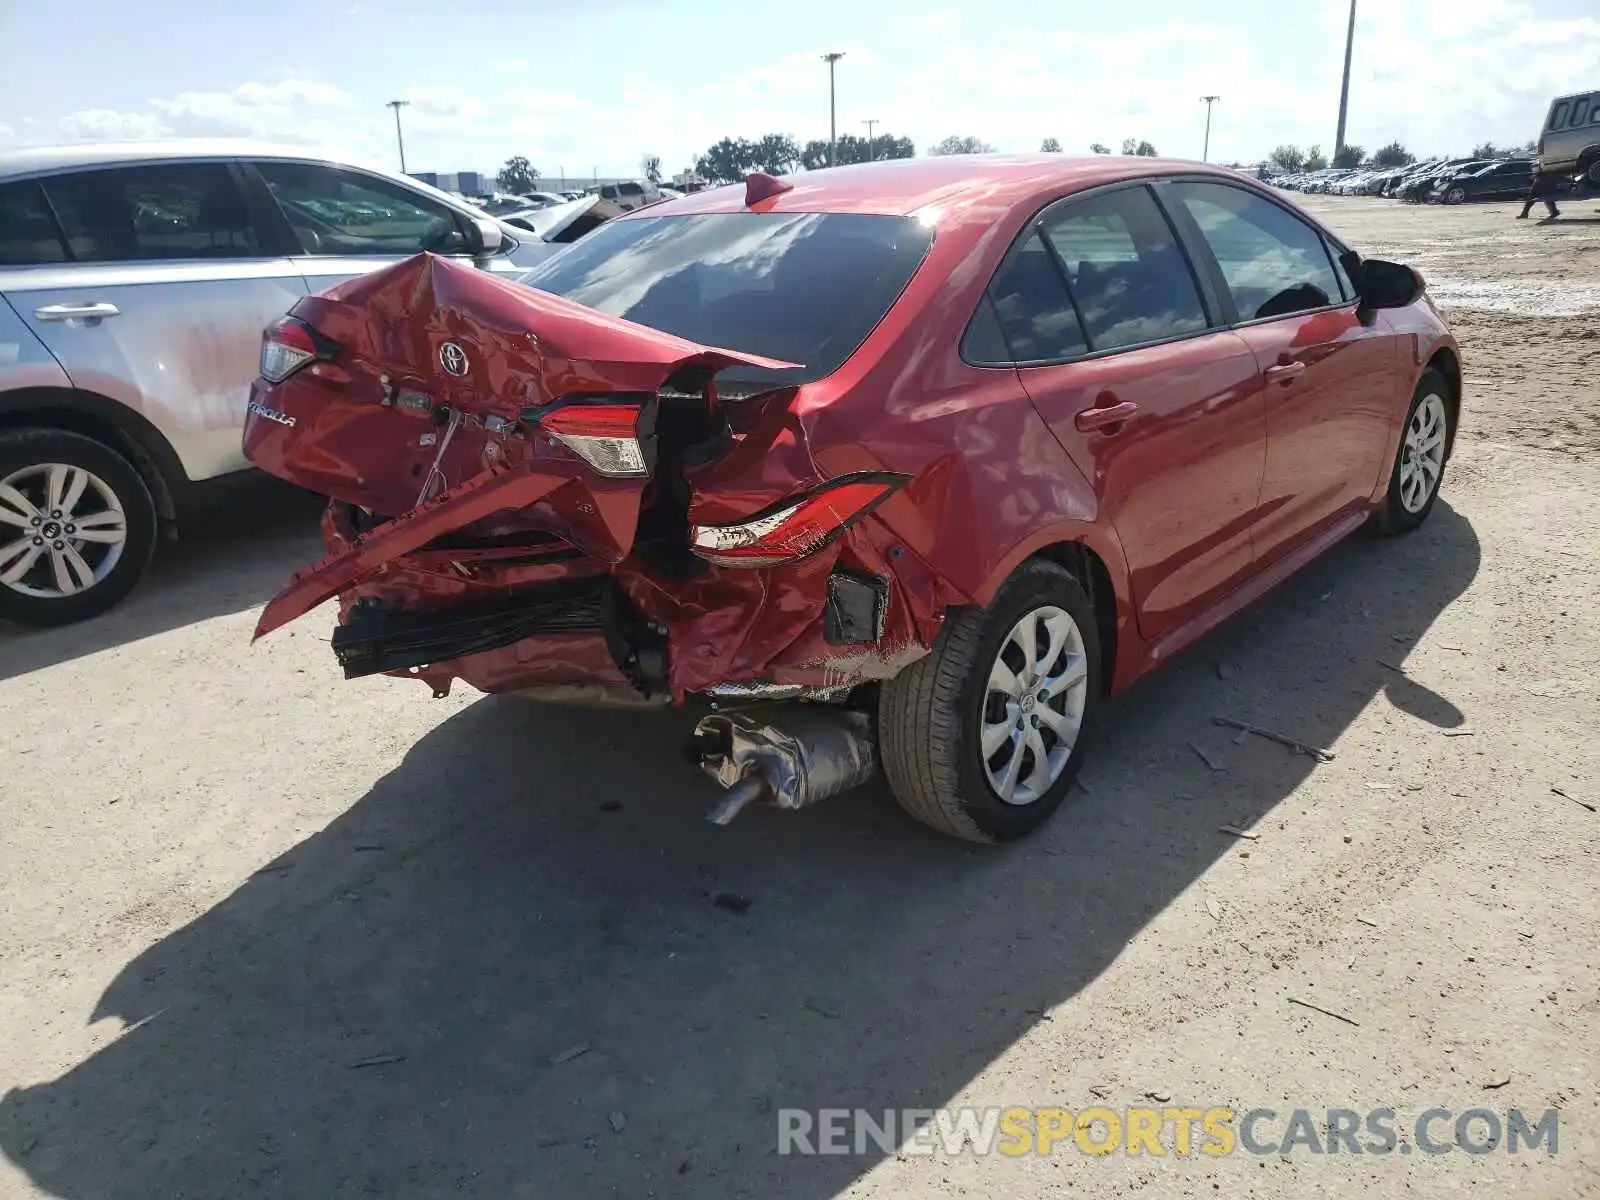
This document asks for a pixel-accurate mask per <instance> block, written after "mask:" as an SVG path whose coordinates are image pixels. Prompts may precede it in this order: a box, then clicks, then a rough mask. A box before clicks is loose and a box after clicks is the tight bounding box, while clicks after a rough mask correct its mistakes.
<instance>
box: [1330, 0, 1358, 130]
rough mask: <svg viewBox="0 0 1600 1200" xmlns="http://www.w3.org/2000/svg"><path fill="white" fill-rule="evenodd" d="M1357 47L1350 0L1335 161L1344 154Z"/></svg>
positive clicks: (1354, 2)
mask: <svg viewBox="0 0 1600 1200" xmlns="http://www.w3.org/2000/svg"><path fill="white" fill-rule="evenodd" d="M1355 45H1356V0H1350V28H1349V29H1348V30H1346V32H1345V35H1344V83H1343V85H1342V86H1341V87H1340V88H1339V132H1338V133H1337V134H1336V135H1335V136H1334V139H1333V157H1334V160H1335V161H1338V158H1339V156H1340V155H1341V154H1343V153H1344V118H1345V114H1346V113H1348V112H1349V111H1350V54H1351V51H1353V50H1354V49H1355Z"/></svg>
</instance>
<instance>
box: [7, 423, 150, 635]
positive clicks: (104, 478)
mask: <svg viewBox="0 0 1600 1200" xmlns="http://www.w3.org/2000/svg"><path fill="white" fill-rule="evenodd" d="M50 463H61V464H64V465H66V466H70V467H76V468H78V469H80V470H82V471H87V472H88V473H89V474H90V475H92V476H93V477H94V478H95V479H96V480H98V481H99V482H100V483H102V484H104V485H105V487H106V488H108V489H109V490H110V492H111V493H112V495H113V496H114V497H115V499H116V503H117V505H118V506H120V508H121V509H122V514H123V525H124V528H125V529H126V537H125V539H124V540H123V543H122V549H121V553H120V555H119V556H118V557H117V558H116V560H115V562H114V563H113V564H112V566H111V567H110V569H109V570H107V571H106V573H105V575H104V577H103V578H99V579H97V580H96V581H95V582H94V583H92V584H91V585H90V586H88V587H85V588H83V589H82V590H81V591H77V592H74V593H72V594H70V595H62V596H54V597H52V596H37V595H26V594H24V593H23V592H22V591H19V590H18V587H19V586H28V585H29V581H30V580H32V581H34V582H35V583H37V582H38V581H39V578H40V577H39V575H38V574H37V572H38V571H39V570H41V569H48V563H47V562H43V561H41V562H38V563H36V566H35V567H34V568H32V571H31V573H30V574H28V575H24V576H23V577H22V579H21V580H19V581H17V582H16V583H6V582H3V581H0V619H4V620H10V621H18V622H21V623H22V624H25V625H38V626H52V625H70V624H72V623H73V622H75V621H84V620H88V619H89V618H90V617H97V616H99V615H100V614H101V613H103V612H105V611H107V610H108V609H110V608H112V607H113V606H114V605H116V604H118V603H120V602H121V601H122V600H123V599H124V598H125V597H126V596H127V595H128V593H129V592H131V591H132V590H133V589H134V586H135V585H136V584H138V582H139V580H140V578H141V577H142V576H143V575H144V572H145V568H146V567H148V566H149V564H150V556H151V554H152V553H153V552H154V550H155V544H156V507H155V501H154V500H153V499H151V496H150V489H149V487H148V486H146V484H145V481H144V479H143V478H142V477H141V476H140V474H139V472H138V469H137V468H135V467H134V465H133V464H132V463H131V462H129V461H128V460H127V459H126V458H124V457H123V456H122V455H121V454H119V453H117V452H116V451H115V450H113V449H111V448H110V447H109V446H107V445H105V444H104V443H103V442H98V441H96V440H95V439H93V438H90V437H84V436H83V435H82V434H78V433H68V432H66V431H65V430H60V429H32V428H30V429H14V430H10V431H8V432H5V433H0V481H3V480H6V479H8V478H11V477H13V476H15V475H16V474H17V473H18V472H22V471H26V470H27V469H28V468H30V467H39V466H43V465H45V464H50ZM96 498H97V495H92V496H88V497H87V500H86V501H85V503H87V504H89V505H91V506H92V505H93V504H94V501H95V500H96ZM6 507H7V508H10V507H12V506H11V505H6ZM43 515H44V516H46V517H47V516H48V514H43ZM41 532H44V531H43V530H41ZM13 535H18V536H23V537H30V538H31V537H32V536H37V535H32V534H31V531H30V529H29V528H27V527H24V528H20V529H19V528H18V527H16V526H15V525H13V524H10V523H0V552H3V551H4V548H5V547H6V546H7V545H14V544H15V543H16V537H14V536H13ZM65 540H67V541H71V539H70V538H67V539H65ZM79 548H80V551H81V552H82V553H83V554H84V557H85V559H86V561H87V560H88V559H89V558H95V557H96V556H97V555H104V554H105V553H106V552H104V551H100V550H99V549H98V547H97V546H95V547H92V548H91V546H90V544H88V543H79ZM96 561H98V559H96ZM91 565H93V564H91ZM3 569H4V564H0V573H3Z"/></svg>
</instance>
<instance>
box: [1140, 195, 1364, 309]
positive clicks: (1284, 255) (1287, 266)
mask: <svg viewBox="0 0 1600 1200" xmlns="http://www.w3.org/2000/svg"><path fill="white" fill-rule="evenodd" d="M1171 195H1172V196H1173V197H1174V198H1175V199H1176V200H1177V201H1178V203H1180V204H1182V205H1183V207H1184V208H1185V209H1187V210H1188V212H1189V215H1190V216H1192V217H1193V218H1194V220H1195V223H1196V224H1197V225H1199V226H1200V234H1201V236H1202V237H1203V238H1204V239H1205V242H1206V245H1207V246H1208V247H1210V249H1211V253H1212V254H1213V255H1214V256H1215V257H1216V260H1217V265H1218V266H1219V267H1221V269H1222V277H1223V279H1224V280H1225V281H1226V282H1227V285H1228V290H1229V291H1230V292H1232V293H1233V302H1234V305H1235V306H1236V307H1237V308H1238V310H1239V319H1240V320H1242V321H1254V320H1260V319H1263V318H1267V317H1282V316H1288V315H1289V314H1291V313H1297V312H1307V311H1309V310H1311V309H1317V308H1326V307H1328V306H1329V305H1331V304H1338V303H1339V302H1340V299H1341V293H1340V290H1339V281H1338V279H1337V278H1336V277H1335V275H1334V273H1333V263H1332V262H1331V261H1329V258H1328V251H1327V247H1326V246H1325V245H1324V244H1323V241H1322V235H1321V234H1320V233H1318V232H1317V231H1316V230H1315V229H1313V228H1311V226H1309V225H1307V224H1306V223H1305V222H1304V221H1302V220H1301V219H1300V218H1299V217H1296V216H1295V215H1294V214H1292V213H1290V212H1289V211H1288V210H1286V209H1283V208H1280V207H1278V206H1277V205H1276V204H1274V203H1272V202H1271V201H1270V200H1267V199H1265V198H1264V197H1262V196H1257V195H1255V194H1254V193H1253V192H1247V191H1245V190H1244V189H1243V188H1236V187H1229V186H1227V185H1226V184H1218V183H1182V182H1180V183H1174V184H1172V185H1171Z"/></svg>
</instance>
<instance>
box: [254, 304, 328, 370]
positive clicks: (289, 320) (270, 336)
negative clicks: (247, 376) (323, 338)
mask: <svg viewBox="0 0 1600 1200" xmlns="http://www.w3.org/2000/svg"><path fill="white" fill-rule="evenodd" d="M320 353H321V351H320V348H319V347H318V345H317V341H316V338H314V337H313V336H312V334H311V329H310V327H308V326H307V325H306V324H305V322H304V321H299V320H296V319H295V318H294V317H280V318H279V319H278V320H276V321H274V322H273V323H272V324H271V325H268V326H267V327H266V329H265V330H263V331H262V334H261V378H263V379H265V380H266V381H267V382H268V383H282V382H283V381H284V380H285V379H287V378H289V376H291V375H293V374H294V373H295V372H296V371H298V370H299V369H300V368H301V367H303V366H305V365H306V364H307V363H308V362H310V361H311V360H312V359H314V358H316V357H318V355H319V354H320Z"/></svg>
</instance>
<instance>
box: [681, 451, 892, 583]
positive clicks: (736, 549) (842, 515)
mask: <svg viewBox="0 0 1600 1200" xmlns="http://www.w3.org/2000/svg"><path fill="white" fill-rule="evenodd" d="M906 478H907V477H906V476H904V475H895V474H892V473H889V472H882V471H867V472H861V473H859V474H854V475H841V476H839V478H837V479H833V480H830V481H829V482H828V483H825V484H823V485H822V486H821V487H820V488H818V489H817V490H816V491H814V492H808V493H807V494H806V495H804V496H801V497H800V498H799V499H797V500H783V501H780V502H779V503H778V504H776V505H774V506H773V507H771V508H768V509H765V510H763V511H762V512H759V513H757V514H756V515H755V516H753V517H751V518H750V519H749V520H747V521H741V522H740V523H739V524H737V525H696V526H695V527H694V531H693V533H692V535H691V537H690V549H691V550H693V551H694V552H695V554H697V555H698V556H699V557H701V558H703V559H705V560H706V561H707V562H712V563H716V564H717V565H718V566H722V567H775V566H780V565H782V564H784V563H791V562H795V561H797V560H798V559H802V558H805V557H806V556H807V555H808V554H815V553H816V552H817V551H818V550H821V549H822V548H823V547H824V546H826V545H827V544H828V543H829V542H831V541H833V539H834V538H836V537H838V536H839V535H840V534H841V533H843V532H844V531H845V530H846V529H847V528H848V527H849V526H850V525H851V523H852V522H855V521H858V520H860V519H861V518H862V517H864V516H866V515H867V514H868V513H870V512H871V511H872V510H873V509H875V508H877V507H878V505H880V504H882V503H883V502H884V501H885V500H887V499H888V498H889V497H890V496H891V495H893V494H894V493H895V491H896V490H898V489H899V488H900V487H901V486H902V485H903V484H904V483H905V482H906Z"/></svg>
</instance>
